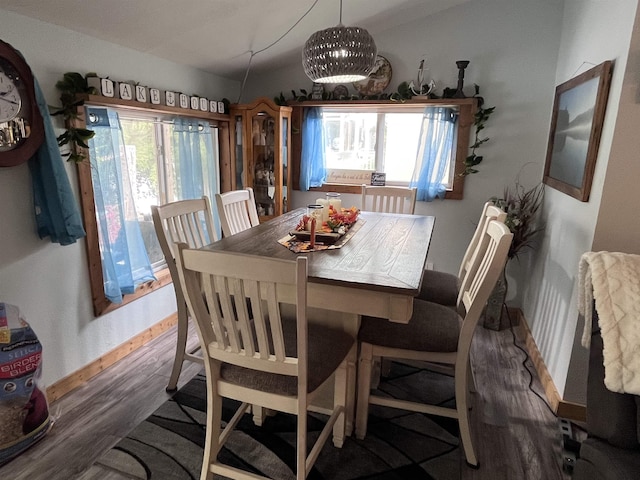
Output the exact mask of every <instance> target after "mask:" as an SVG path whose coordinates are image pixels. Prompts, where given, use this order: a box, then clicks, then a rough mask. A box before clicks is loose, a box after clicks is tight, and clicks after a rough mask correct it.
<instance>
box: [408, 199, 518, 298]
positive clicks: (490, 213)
mask: <svg viewBox="0 0 640 480" xmlns="http://www.w3.org/2000/svg"><path fill="white" fill-rule="evenodd" d="M506 218H507V214H506V213H505V212H504V211H502V209H501V208H500V207H496V206H495V205H493V203H491V202H487V203H485V204H484V207H483V208H482V214H481V215H480V220H479V221H478V225H477V226H476V229H475V231H474V232H473V236H472V237H471V241H470V242H469V245H468V246H467V250H466V251H465V253H464V256H463V257H462V262H461V263H460V269H459V270H458V275H457V276H456V275H453V274H451V273H447V272H441V271H439V270H425V271H424V274H423V275H422V285H421V287H420V293H419V294H418V296H417V298H419V299H420V300H427V301H429V302H435V303H439V304H441V305H448V306H456V305H458V306H459V303H460V300H461V299H460V297H459V294H460V290H461V285H462V282H463V281H464V278H465V275H466V273H467V271H468V270H469V268H470V267H471V259H472V257H473V254H474V253H475V251H476V249H477V248H478V245H479V244H480V239H481V238H482V236H483V235H484V232H485V230H486V229H487V226H488V225H489V222H490V221H491V220H497V221H499V222H504V221H505V220H506ZM470 278H472V277H470Z"/></svg>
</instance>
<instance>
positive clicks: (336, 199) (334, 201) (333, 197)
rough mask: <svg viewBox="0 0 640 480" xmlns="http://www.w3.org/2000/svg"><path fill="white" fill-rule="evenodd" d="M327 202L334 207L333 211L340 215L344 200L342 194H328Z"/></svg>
mask: <svg viewBox="0 0 640 480" xmlns="http://www.w3.org/2000/svg"><path fill="white" fill-rule="evenodd" d="M327 201H328V202H329V205H330V206H332V207H333V209H334V210H335V211H336V212H338V213H340V209H341V208H342V200H340V194H339V193H333V192H330V193H327Z"/></svg>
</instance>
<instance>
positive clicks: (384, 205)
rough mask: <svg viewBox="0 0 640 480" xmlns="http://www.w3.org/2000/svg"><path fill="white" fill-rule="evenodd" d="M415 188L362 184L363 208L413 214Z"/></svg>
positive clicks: (371, 210) (373, 210)
mask: <svg viewBox="0 0 640 480" xmlns="http://www.w3.org/2000/svg"><path fill="white" fill-rule="evenodd" d="M416 192H417V190H416V189H415V188H407V187H392V186H389V187H387V186H372V185H362V200H361V209H362V210H365V211H370V212H382V213H408V214H413V213H414V212H415V208H416Z"/></svg>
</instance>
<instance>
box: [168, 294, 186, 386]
mask: <svg viewBox="0 0 640 480" xmlns="http://www.w3.org/2000/svg"><path fill="white" fill-rule="evenodd" d="M188 333H189V314H188V312H187V305H186V304H185V303H184V302H179V304H178V338H177V339H176V356H175V359H174V360H173V368H172V369H171V376H170V377H169V383H168V385H167V388H166V390H167V392H169V393H171V392H175V391H176V390H177V387H178V379H179V378H180V372H182V364H183V363H184V354H185V350H186V348H187V336H188Z"/></svg>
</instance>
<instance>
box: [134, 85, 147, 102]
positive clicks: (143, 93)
mask: <svg viewBox="0 0 640 480" xmlns="http://www.w3.org/2000/svg"><path fill="white" fill-rule="evenodd" d="M136 100H137V101H139V102H144V103H146V102H147V87H143V86H142V85H136Z"/></svg>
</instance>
